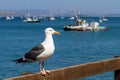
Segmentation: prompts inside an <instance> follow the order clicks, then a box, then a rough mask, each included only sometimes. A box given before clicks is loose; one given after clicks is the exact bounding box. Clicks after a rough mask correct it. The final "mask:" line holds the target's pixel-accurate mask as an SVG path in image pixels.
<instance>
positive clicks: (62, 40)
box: [0, 17, 120, 80]
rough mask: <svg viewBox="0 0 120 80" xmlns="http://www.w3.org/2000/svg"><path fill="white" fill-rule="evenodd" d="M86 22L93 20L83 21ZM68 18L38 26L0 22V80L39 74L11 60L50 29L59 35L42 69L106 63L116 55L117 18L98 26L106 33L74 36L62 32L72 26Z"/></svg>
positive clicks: (101, 78) (104, 78) (95, 79)
mask: <svg viewBox="0 0 120 80" xmlns="http://www.w3.org/2000/svg"><path fill="white" fill-rule="evenodd" d="M85 19H86V20H87V21H88V22H90V21H98V20H99V18H97V17H87V18H85ZM74 23H75V21H74V20H73V21H71V20H69V19H68V18H65V19H64V20H60V19H59V18H57V20H56V21H49V20H41V23H25V22H23V21H22V20H21V19H20V18H15V19H14V20H10V21H7V20H5V18H1V19H0V80H3V79H5V78H9V77H15V76H19V75H20V74H21V73H22V72H39V64H38V63H37V62H36V63H31V64H26V65H24V66H23V65H21V64H15V63H14V62H12V60H14V59H17V58H19V57H21V56H23V55H24V53H26V52H27V51H29V50H30V49H31V48H33V47H34V46H35V45H37V44H39V43H41V42H42V41H43V40H44V29H45V28H47V27H52V28H54V29H55V30H56V31H59V32H60V33H61V34H60V35H59V36H57V35H54V36H53V38H54V42H55V47H56V50H55V52H54V55H53V56H52V57H51V58H49V59H48V60H47V61H46V62H45V68H46V69H50V70H52V69H57V68H63V67H67V66H73V65H78V64H83V63H88V62H94V61H99V60H104V59H110V58H113V57H114V56H117V55H120V47H119V46H120V17H111V18H110V17H108V21H107V22H103V23H100V25H101V26H106V27H108V28H109V30H106V31H97V32H93V31H88V32H79V31H78V32H75V31H64V30H63V26H65V25H69V24H74ZM113 79H114V75H113V72H107V73H104V74H99V75H95V76H90V77H86V78H82V79H81V80H113Z"/></svg>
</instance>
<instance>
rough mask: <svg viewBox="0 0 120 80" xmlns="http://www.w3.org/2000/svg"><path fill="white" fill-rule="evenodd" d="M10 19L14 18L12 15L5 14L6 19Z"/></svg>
mask: <svg viewBox="0 0 120 80" xmlns="http://www.w3.org/2000/svg"><path fill="white" fill-rule="evenodd" d="M12 19H14V17H13V16H7V17H6V20H12Z"/></svg>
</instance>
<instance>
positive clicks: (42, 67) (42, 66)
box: [40, 61, 46, 76]
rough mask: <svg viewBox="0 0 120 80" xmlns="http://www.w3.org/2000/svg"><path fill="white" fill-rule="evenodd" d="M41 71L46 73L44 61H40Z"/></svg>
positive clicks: (43, 73)
mask: <svg viewBox="0 0 120 80" xmlns="http://www.w3.org/2000/svg"><path fill="white" fill-rule="evenodd" d="M40 72H41V73H42V75H44V76H45V75H46V71H45V70H44V62H43V61H42V62H40Z"/></svg>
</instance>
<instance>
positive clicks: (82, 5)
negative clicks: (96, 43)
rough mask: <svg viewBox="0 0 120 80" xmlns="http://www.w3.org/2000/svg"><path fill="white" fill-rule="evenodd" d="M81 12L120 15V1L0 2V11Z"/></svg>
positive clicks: (22, 0)
mask: <svg viewBox="0 0 120 80" xmlns="http://www.w3.org/2000/svg"><path fill="white" fill-rule="evenodd" d="M18 9H43V10H44V9H47V10H80V11H81V12H83V13H118V14H120V0H0V10H18Z"/></svg>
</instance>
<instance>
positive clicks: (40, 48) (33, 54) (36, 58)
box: [14, 28, 60, 75]
mask: <svg viewBox="0 0 120 80" xmlns="http://www.w3.org/2000/svg"><path fill="white" fill-rule="evenodd" d="M53 34H56V35H59V34H60V33H59V32H58V31H55V30H54V29H53V28H46V29H45V40H44V41H43V42H42V43H41V44H38V45H37V46H35V47H33V48H32V49H31V50H30V51H28V52H27V53H25V54H24V56H23V57H21V58H19V59H16V60H14V62H16V63H23V64H26V63H32V62H39V63H40V72H41V73H42V75H46V74H49V73H50V71H48V70H45V69H44V61H45V60H46V59H48V58H49V57H50V56H51V55H52V54H53V53H54V50H55V46H54V41H53V37H52V35H53Z"/></svg>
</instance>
